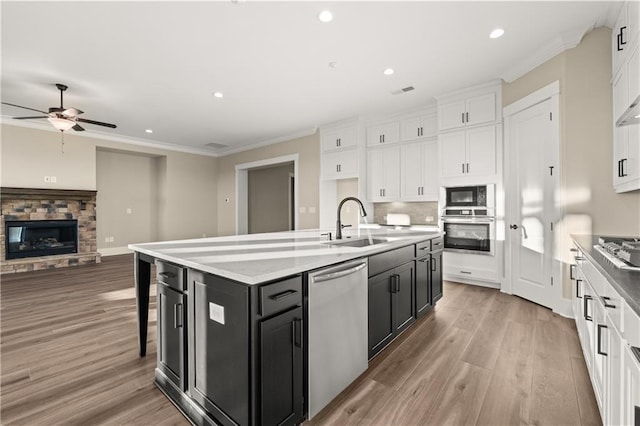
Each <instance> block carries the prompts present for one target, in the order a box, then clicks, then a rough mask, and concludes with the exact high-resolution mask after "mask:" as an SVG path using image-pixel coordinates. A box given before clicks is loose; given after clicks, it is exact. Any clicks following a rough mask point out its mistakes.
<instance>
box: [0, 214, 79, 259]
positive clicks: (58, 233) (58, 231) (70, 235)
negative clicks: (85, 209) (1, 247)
mask: <svg viewBox="0 0 640 426" xmlns="http://www.w3.org/2000/svg"><path fill="white" fill-rule="evenodd" d="M5 225H6V229H5V231H6V233H5V238H6V259H7V260H9V259H20V258H25V257H39V256H51V255H56V254H68V253H77V252H78V221H77V220H34V221H7V222H5Z"/></svg>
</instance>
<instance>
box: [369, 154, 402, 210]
mask: <svg viewBox="0 0 640 426" xmlns="http://www.w3.org/2000/svg"><path fill="white" fill-rule="evenodd" d="M367 189H368V195H369V201H373V202H384V201H397V200H398V199H399V198H400V147H399V146H397V145H396V146H390V147H385V148H380V149H370V150H368V151H367Z"/></svg>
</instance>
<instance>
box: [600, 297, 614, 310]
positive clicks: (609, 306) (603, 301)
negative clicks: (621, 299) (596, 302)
mask: <svg viewBox="0 0 640 426" xmlns="http://www.w3.org/2000/svg"><path fill="white" fill-rule="evenodd" d="M609 300H611V298H610V297H607V296H602V303H604V307H605V308H611V309H615V308H616V305H610V304H608V303H607V302H608V301H609Z"/></svg>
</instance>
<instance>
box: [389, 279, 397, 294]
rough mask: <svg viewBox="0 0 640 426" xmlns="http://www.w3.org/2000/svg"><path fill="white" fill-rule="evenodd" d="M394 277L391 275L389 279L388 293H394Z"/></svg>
mask: <svg viewBox="0 0 640 426" xmlns="http://www.w3.org/2000/svg"><path fill="white" fill-rule="evenodd" d="M395 277H396V276H395V275H391V276H390V277H389V292H390V293H395V292H396V280H395Z"/></svg>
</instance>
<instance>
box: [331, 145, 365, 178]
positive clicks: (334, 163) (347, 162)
mask: <svg viewBox="0 0 640 426" xmlns="http://www.w3.org/2000/svg"><path fill="white" fill-rule="evenodd" d="M355 177H358V151H357V150H355V149H350V150H345V151H336V152H329V153H325V154H323V156H322V178H323V179H347V178H355Z"/></svg>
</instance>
